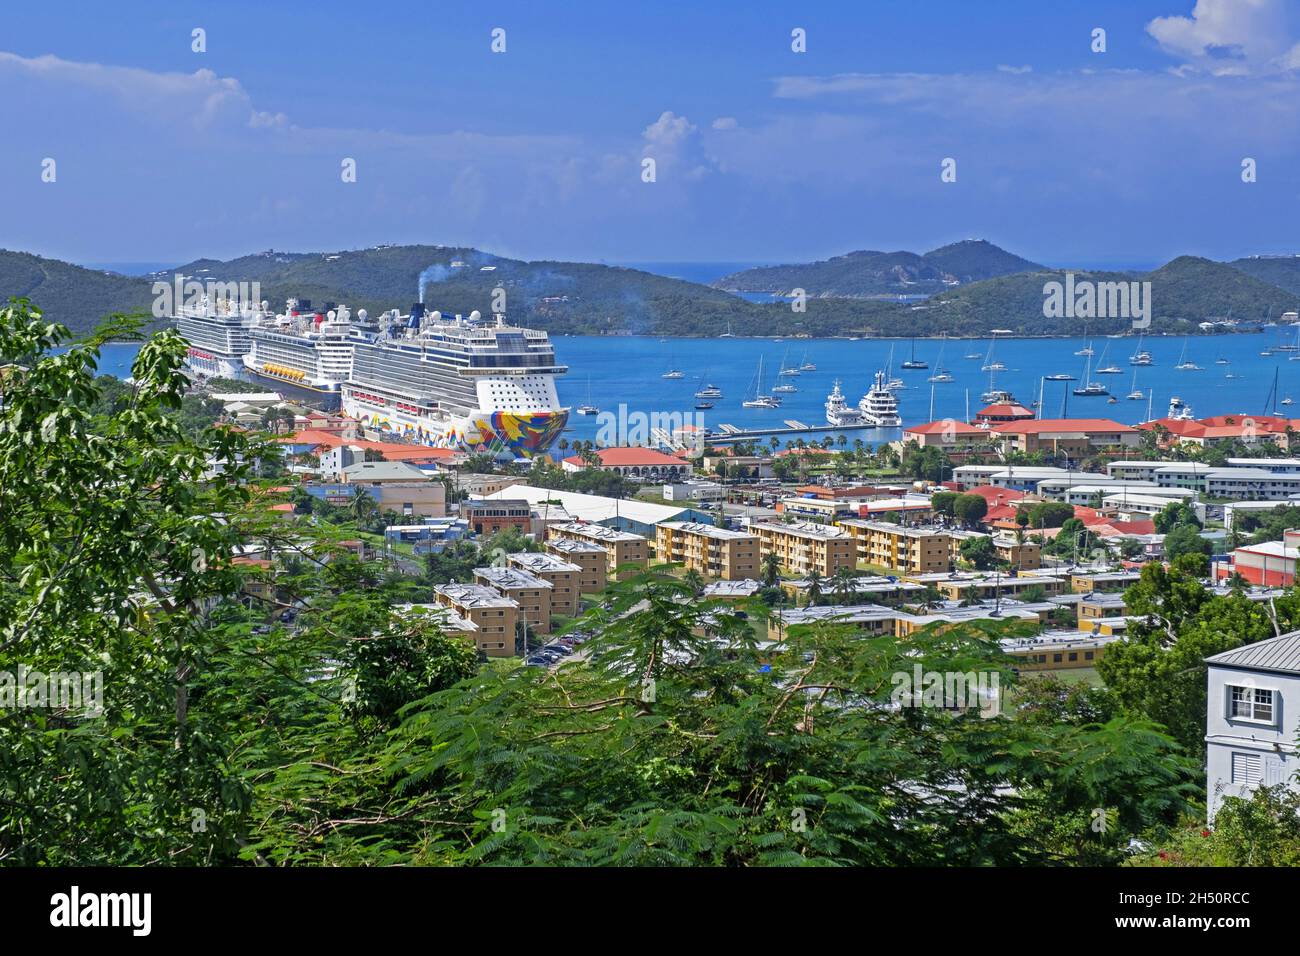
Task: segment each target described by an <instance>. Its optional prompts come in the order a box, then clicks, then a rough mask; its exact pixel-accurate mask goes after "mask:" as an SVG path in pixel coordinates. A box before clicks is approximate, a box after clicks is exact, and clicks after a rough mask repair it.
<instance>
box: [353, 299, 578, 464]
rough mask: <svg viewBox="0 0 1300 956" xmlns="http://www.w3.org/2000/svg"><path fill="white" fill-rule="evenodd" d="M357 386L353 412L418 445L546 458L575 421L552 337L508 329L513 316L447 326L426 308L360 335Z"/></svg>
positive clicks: (358, 329) (392, 315) (383, 319)
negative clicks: (560, 386) (562, 389)
mask: <svg viewBox="0 0 1300 956" xmlns="http://www.w3.org/2000/svg"><path fill="white" fill-rule="evenodd" d="M352 341H353V344H354V352H353V358H352V377H351V378H350V379H349V380H348V382H347V383H346V384H345V385H344V386H343V411H344V413H345V414H347V415H350V416H352V417H354V418H356V419H358V420H360V421H361V422H362V424H364V425H367V426H369V427H370V428H374V429H377V430H379V431H383V432H389V433H392V434H393V435H395V436H398V437H401V438H403V439H406V440H408V441H413V442H417V443H420V444H424V445H433V446H436V447H447V448H463V449H466V450H470V451H474V452H484V453H488V454H495V455H504V454H511V455H527V456H532V455H537V454H541V453H543V452H545V451H546V450H547V449H548V448H550V447H551V445H552V444H554V443H555V441H556V439H558V438H559V437H560V432H562V431H563V430H564V426H565V424H566V422H567V421H568V418H569V410H568V409H567V408H565V407H563V406H561V404H560V400H559V397H558V395H557V393H556V389H555V377H556V376H557V375H563V374H565V373H566V372H567V371H568V369H567V368H566V367H565V366H563V365H558V364H557V363H556V361H555V349H554V347H553V346H552V345H551V342H550V339H549V338H548V337H547V334H546V333H545V332H544V331H540V330H536V329H525V328H519V327H517V326H512V325H508V324H507V323H506V320H505V316H503V315H498V316H496V317H495V320H492V319H488V320H484V319H483V318H482V317H481V316H480V315H479V313H478V312H471V313H470V314H469V317H468V318H461V317H460V316H456V318H455V319H447V318H444V317H443V316H442V314H441V313H439V312H429V313H426V312H425V308H424V305H423V304H421V303H416V304H415V305H413V306H412V307H411V313H410V315H406V316H403V315H400V314H398V312H397V310H395V309H394V310H390V311H389V312H386V313H384V314H383V315H382V316H380V318H379V321H378V324H377V325H372V326H369V327H362V326H359V325H358V326H355V327H354V328H353V337H352Z"/></svg>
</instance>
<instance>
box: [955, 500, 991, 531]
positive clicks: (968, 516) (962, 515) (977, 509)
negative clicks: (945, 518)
mask: <svg viewBox="0 0 1300 956" xmlns="http://www.w3.org/2000/svg"><path fill="white" fill-rule="evenodd" d="M952 513H953V516H954V517H956V519H957V520H958V521H960V522H961V523H962V524H963V525H965V526H966V527H967V528H973V527H975V526H976V525H978V524H979V523H980V521H982V520H983V519H984V516H985V515H986V514H988V513H989V503H988V502H987V501H985V500H984V498H983V497H982V496H980V495H958V496H957V500H956V501H954V502H953V503H952Z"/></svg>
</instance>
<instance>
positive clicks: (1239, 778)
mask: <svg viewBox="0 0 1300 956" xmlns="http://www.w3.org/2000/svg"><path fill="white" fill-rule="evenodd" d="M1263 779H1264V758H1263V757H1261V756H1260V755H1259V754H1243V753H1234V754H1233V755H1232V782H1233V783H1243V784H1247V785H1254V784H1257V783H1260V782H1262V781H1263Z"/></svg>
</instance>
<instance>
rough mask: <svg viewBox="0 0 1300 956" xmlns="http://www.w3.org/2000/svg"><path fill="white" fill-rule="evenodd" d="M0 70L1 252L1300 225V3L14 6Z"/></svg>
mask: <svg viewBox="0 0 1300 956" xmlns="http://www.w3.org/2000/svg"><path fill="white" fill-rule="evenodd" d="M702 8H703V9H702ZM195 27H202V28H203V29H205V30H206V34H207V52H206V53H202V54H198V53H195V52H193V51H192V50H191V30H192V29H194V28H195ZM495 27H501V28H504V29H505V31H506V52H505V53H502V54H494V53H492V52H491V49H490V43H491V36H490V33H491V31H492V29H493V28H495ZM796 27H800V28H803V29H805V30H806V31H807V52H806V53H795V52H793V51H792V50H791V40H790V33H791V30H792V29H794V28H796ZM1095 27H1102V28H1104V29H1105V30H1106V46H1107V49H1106V52H1105V53H1094V52H1092V50H1091V49H1090V44H1091V32H1092V30H1093V29H1094V28H1095ZM0 93H2V95H0V125H2V128H3V129H5V130H6V132H7V133H8V135H7V136H6V140H7V144H6V148H5V149H4V150H3V151H0V203H3V206H2V208H3V209H4V215H3V216H0V246H2V247H5V248H10V249H22V250H26V251H32V252H38V253H41V254H44V255H51V256H56V257H59V258H66V259H71V260H73V261H91V262H108V261H115V262H116V261H134V260H148V261H159V262H165V261H176V262H180V261H185V260H188V259H191V258H195V257H197V256H200V255H212V256H219V257H228V256H234V255H238V254H242V253H245V252H251V251H257V250H261V249H266V248H270V247H273V248H277V249H291V250H301V251H311V250H324V249H338V248H358V247H364V246H368V245H373V244H375V243H379V242H428V243H443V244H470V245H475V246H478V247H480V248H483V249H487V250H489V251H492V252H495V253H498V254H502V255H510V256H519V257H523V258H529V259H543V258H555V259H585V260H604V261H628V260H636V261H647V260H678V261H684V260H706V261H799V260H806V259H811V258H820V257H824V256H827V255H835V254H838V253H841V252H845V251H849V250H852V249H903V248H906V249H915V250H918V251H919V250H924V249H928V248H933V247H934V246H937V245H941V244H943V243H945V242H950V241H954V240H957V239H962V238H967V237H972V236H978V237H984V238H988V239H990V240H992V241H994V242H997V243H999V244H1000V245H1003V246H1005V247H1006V248H1008V249H1011V250H1012V251H1014V252H1017V253H1019V254H1021V255H1024V256H1027V257H1029V258H1032V259H1037V260H1039V261H1044V262H1049V263H1052V264H1062V265H1069V264H1077V265H1083V264H1106V263H1157V262H1161V261H1164V260H1165V259H1168V258H1170V257H1172V256H1174V255H1177V254H1181V253H1193V254H1200V255H1208V256H1212V257H1215V258H1231V257H1235V256H1238V255H1246V254H1252V253H1257V252H1268V253H1274V252H1291V251H1294V250H1296V247H1297V244H1298V243H1297V240H1296V238H1295V233H1296V227H1295V223H1296V221H1297V211H1298V210H1297V203H1300V110H1297V109H1296V106H1295V104H1296V103H1297V102H1300V99H1298V98H1297V94H1300V3H1296V2H1294V0H1199V2H1197V0H1114V2H1103V0H1089V2H1083V0H1059V2H1051V3H1044V2H1042V0H998V2H996V3H974V2H970V0H873V2H871V3H862V2H843V3H834V2H821V3H801V4H781V3H762V2H759V3H746V4H743V5H742V4H700V3H698V2H696V3H684V2H682V3H679V2H672V0H668V2H658V3H655V4H637V5H633V4H610V3H601V4H597V3H584V2H566V3H562V4H561V3H558V2H556V3H552V2H538V0H533V2H526V3H497V4H492V3H459V4H455V3H453V4H442V3H439V4H433V3H427V2H425V3H418V2H410V3H403V2H379V3H371V4H358V3H356V2H347V3H332V2H316V3H312V4H311V5H306V4H288V3H286V4H270V3H266V2H262V3H245V2H230V0H227V2H223V3H220V4H216V3H212V4H187V3H184V2H167V3H163V2H156V3H145V2H140V3H132V4H104V3H93V2H87V3H49V4H44V5H35V4H6V5H4V6H3V7H0ZM47 157H49V158H53V159H54V160H55V161H56V163H57V180H56V182H54V183H45V182H42V181H41V162H42V160H43V159H45V158H47ZM345 157H350V158H353V159H355V160H356V162H357V181H356V182H355V183H344V182H342V181H341V178H340V168H341V167H340V164H341V162H342V160H343V159H344V158H345ZM646 157H652V158H654V159H655V161H656V164H657V179H656V181H655V182H654V183H644V182H642V181H641V175H640V173H641V162H642V160H643V159H644V158H646ZM947 157H951V158H954V159H955V160H956V161H957V181H956V182H955V183H943V182H941V181H940V175H939V173H940V163H941V161H942V160H943V159H944V158H947ZM1245 157H1251V158H1253V159H1255V160H1256V161H1257V164H1258V181H1257V182H1255V183H1251V184H1245V183H1243V182H1242V181H1241V175H1240V171H1241V161H1242V159H1243V158H1245Z"/></svg>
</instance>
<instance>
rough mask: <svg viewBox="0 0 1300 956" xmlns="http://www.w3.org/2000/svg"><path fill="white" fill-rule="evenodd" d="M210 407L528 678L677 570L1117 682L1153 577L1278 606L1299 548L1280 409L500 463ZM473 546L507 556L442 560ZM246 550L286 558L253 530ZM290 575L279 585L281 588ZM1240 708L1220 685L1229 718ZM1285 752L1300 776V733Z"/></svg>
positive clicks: (729, 596) (620, 450) (716, 594)
mask: <svg viewBox="0 0 1300 956" xmlns="http://www.w3.org/2000/svg"><path fill="white" fill-rule="evenodd" d="M212 397H213V398H214V399H215V400H216V401H217V402H220V403H221V413H220V414H221V417H222V418H223V419H224V420H226V421H227V422H229V423H231V424H232V425H235V426H237V427H242V428H248V429H254V430H257V429H263V428H266V429H269V430H271V431H272V432H273V433H274V442H275V443H276V445H278V446H279V448H280V449H281V450H282V452H283V460H284V466H285V472H286V474H287V476H288V477H287V480H286V483H285V484H284V485H283V486H280V487H278V488H277V489H276V491H277V492H278V499H277V500H278V502H279V503H274V504H271V505H270V507H271V508H273V509H275V510H277V511H279V512H282V513H283V518H284V520H286V521H294V522H301V521H319V520H322V519H321V513H322V510H321V509H322V506H323V507H324V508H325V509H338V510H341V511H342V512H344V513H346V514H348V515H351V516H354V517H356V518H358V519H359V523H360V524H361V525H364V526H365V527H367V528H368V531H367V532H365V533H364V535H363V537H362V538H361V539H360V540H357V541H356V542H355V547H356V548H357V549H358V553H360V554H363V555H365V554H369V555H370V556H371V557H378V558H381V559H382V560H384V561H386V562H388V563H389V565H390V566H391V567H393V568H395V569H397V570H399V571H402V572H405V573H408V574H410V575H412V576H416V577H418V579H419V580H421V581H424V582H426V583H427V584H428V593H427V594H426V599H425V601H424V602H422V603H419V604H414V605H411V607H412V608H421V609H423V610H425V611H427V612H429V613H435V614H436V615H437V620H438V621H439V622H440V623H441V625H442V626H443V627H444V628H446V629H447V630H448V631H449V632H450V633H454V634H459V635H463V636H464V637H465V638H466V639H467V640H470V641H472V642H473V644H474V647H475V649H476V650H477V652H478V653H479V654H480V656H481V657H482V658H483V659H507V660H513V661H516V662H521V663H523V664H524V665H525V666H530V667H539V668H555V667H558V666H560V665H562V664H564V663H566V662H567V661H569V660H573V659H575V655H578V656H579V657H580V656H581V654H582V642H583V640H584V635H583V634H582V632H581V631H578V632H576V633H574V632H573V622H574V621H576V620H577V619H578V618H579V617H580V616H581V615H582V613H583V612H584V610H585V609H587V608H590V607H593V606H595V605H597V604H599V603H600V602H602V601H603V600H604V592H605V591H606V588H607V586H608V585H609V584H611V583H613V582H615V581H618V580H626V579H628V578H630V577H633V576H634V575H636V574H637V573H639V572H641V571H644V570H647V569H651V568H661V569H664V570H668V571H670V572H671V573H673V574H675V575H682V576H685V577H686V578H687V579H688V580H690V581H693V582H695V586H696V588H697V593H698V594H699V595H700V596H701V597H702V598H711V599H723V600H726V601H729V602H734V603H735V604H736V606H737V607H738V608H739V607H741V606H743V604H744V602H747V601H751V600H755V599H757V600H761V601H763V602H764V603H765V604H766V605H767V606H768V607H770V608H771V609H772V611H773V616H772V619H771V622H770V624H769V625H768V626H767V628H766V633H764V635H763V637H764V639H766V640H774V641H779V640H781V638H782V635H783V634H784V632H785V631H786V630H787V629H788V628H791V627H796V626H798V625H806V624H809V623H813V622H818V621H823V622H825V621H835V622H837V623H841V624H847V625H850V626H852V627H853V628H855V629H857V630H858V631H859V632H861V633H863V634H869V635H887V636H889V637H893V638H898V639H906V638H908V637H909V636H910V635H913V634H915V633H917V632H918V631H920V630H921V629H923V628H926V627H928V626H930V625H939V626H940V627H942V626H944V625H950V624H957V623H971V622H985V623H986V624H988V625H997V626H1003V625H1007V626H1011V627H1012V630H1013V631H1014V633H1007V634H1006V636H1003V637H1001V638H999V643H1000V646H1001V649H1002V651H1003V652H1004V653H1005V654H1007V655H1009V657H1010V658H1011V659H1012V660H1013V661H1014V662H1015V666H1016V667H1017V668H1019V669H1021V670H1023V671H1024V672H1026V673H1029V674H1038V673H1043V674H1050V673H1056V674H1067V675H1068V674H1070V673H1072V672H1073V673H1077V674H1078V675H1080V676H1079V678H1078V679H1082V680H1085V681H1089V680H1091V681H1096V679H1097V678H1096V676H1095V675H1096V671H1095V668H1096V666H1097V665H1098V664H1099V663H1100V662H1101V661H1102V660H1103V658H1104V657H1105V655H1106V654H1107V651H1108V650H1109V649H1111V648H1113V647H1114V646H1115V645H1116V643H1117V642H1123V641H1124V640H1125V638H1126V634H1127V633H1128V631H1129V629H1130V627H1131V626H1132V625H1133V623H1134V622H1135V621H1141V620H1143V618H1142V616H1141V615H1137V616H1135V613H1134V612H1133V610H1132V609H1131V608H1130V607H1129V606H1128V605H1127V602H1126V591H1127V590H1128V589H1129V588H1131V587H1132V586H1133V585H1135V584H1137V583H1138V582H1139V581H1140V580H1141V579H1142V570H1143V568H1145V567H1149V566H1152V565H1163V566H1166V567H1167V566H1169V565H1170V564H1171V563H1172V562H1174V561H1176V560H1177V559H1179V558H1180V557H1183V558H1184V560H1183V562H1181V565H1180V566H1182V567H1184V568H1186V567H1197V568H1198V571H1197V576H1198V577H1199V580H1200V586H1201V587H1202V588H1203V589H1204V592H1205V593H1206V594H1207V595H1220V596H1222V595H1228V594H1236V595H1239V596H1241V597H1243V598H1244V599H1245V600H1247V601H1249V602H1252V603H1256V604H1258V605H1260V606H1261V607H1269V606H1271V603H1272V602H1273V601H1274V600H1275V599H1276V598H1278V597H1279V596H1281V595H1283V594H1284V593H1285V591H1286V589H1288V588H1290V587H1292V586H1293V585H1294V583H1295V573H1296V561H1297V557H1298V556H1300V457H1292V455H1293V454H1297V455H1300V446H1297V447H1295V448H1293V447H1292V444H1291V442H1292V438H1293V436H1294V435H1295V434H1296V427H1297V425H1300V420H1293V419H1285V418H1280V417H1267V416H1261V417H1258V418H1254V419H1241V418H1237V417H1234V416H1217V417H1214V418H1207V419H1201V420H1196V419H1190V418H1188V417H1183V416H1178V415H1176V414H1175V415H1171V416H1170V417H1166V418H1162V419H1158V420H1156V421H1153V422H1150V423H1147V424H1143V425H1139V426H1136V427H1132V426H1127V425H1123V424H1120V423H1118V422H1115V421H1112V420H1109V419H1105V418H1065V419H1042V418H1038V417H1037V416H1035V415H1034V413H1033V412H1031V411H1030V410H1029V409H1027V408H1025V407H1024V406H1021V405H1018V404H1016V403H1014V401H1010V402H999V403H995V404H991V405H989V406H987V407H985V408H982V409H980V410H979V411H978V412H977V413H976V414H975V415H974V416H973V417H972V420H971V421H970V422H969V423H967V422H954V421H952V420H945V421H937V422H928V423H925V424H921V425H916V426H911V427H907V428H904V429H903V431H902V436H901V438H900V439H898V440H896V441H894V442H892V443H889V444H885V445H881V446H879V447H876V448H870V447H868V446H866V445H864V444H863V443H862V442H861V441H860V440H858V441H855V442H853V443H852V444H850V443H849V442H848V441H847V440H845V439H844V438H839V439H838V440H836V439H832V438H827V439H825V440H824V441H821V442H812V443H805V442H804V441H803V440H798V441H791V442H788V443H787V444H786V446H785V447H778V445H777V443H776V442H775V441H773V442H772V443H771V444H763V443H761V442H746V443H743V444H730V445H714V444H712V443H711V442H710V438H709V436H708V435H707V434H705V433H703V432H702V431H701V430H700V429H698V428H694V427H692V426H685V427H683V428H681V429H679V430H678V431H676V432H674V433H673V434H671V435H664V436H662V437H663V439H664V440H663V441H662V442H661V443H660V447H646V446H623V447H593V446H592V445H591V444H590V443H582V442H579V443H576V444H574V445H573V446H572V447H567V445H568V443H567V442H561V445H560V447H559V449H558V450H557V451H556V453H555V455H556V458H557V459H558V460H555V459H551V458H545V457H542V458H537V459H533V460H528V459H518V460H516V461H514V462H512V463H511V462H506V463H502V462H501V461H493V460H491V459H488V458H486V457H484V456H482V455H470V454H467V453H465V452H461V451H453V450H450V449H445V448H432V447H428V446H421V445H412V444H407V443H401V442H393V441H391V440H389V439H388V437H387V436H386V435H383V434H378V433H373V432H371V431H370V430H368V429H366V428H364V427H362V426H361V424H360V423H359V422H357V421H355V420H352V419H349V418H347V417H345V416H341V415H339V414H333V413H324V412H318V411H312V410H310V409H307V408H304V407H301V406H294V405H293V404H291V403H286V402H284V401H283V400H281V397H280V396H279V395H277V394H275V393H263V394H248V393H245V394H231V395H222V394H218V395H215V396H212ZM467 546H469V551H468V552H466V550H465V549H466V547H467ZM473 546H478V550H477V551H474V550H473ZM461 553H470V554H477V555H479V559H480V560H481V561H482V562H483V563H481V564H479V565H476V566H466V565H465V564H464V563H463V562H462V563H460V564H457V563H456V562H455V561H451V560H442V559H443V557H444V556H446V555H449V554H450V555H456V554H461ZM1184 556H1192V557H1191V558H1186V557H1184ZM248 557H249V558H250V559H255V558H258V557H262V558H265V557H267V556H265V555H261V554H260V553H258V552H257V548H256V542H249V555H248ZM1188 560H1190V561H1192V564H1190V565H1189V564H1187V561H1188ZM266 568H267V570H268V571H269V578H268V579H266V580H264V581H263V582H262V583H261V584H260V585H259V586H261V587H268V586H269V587H271V588H273V587H274V575H275V566H274V563H273V562H269V561H268V562H266ZM1278 640H1282V641H1293V642H1294V641H1295V640H1296V639H1295V638H1293V637H1290V636H1286V637H1279V638H1278ZM1265 643H1269V642H1265ZM1234 653H1237V652H1234ZM1260 653H1261V654H1263V653H1265V652H1264V651H1263V650H1262V649H1261V650H1260ZM1238 656H1242V655H1238ZM1250 656H1251V655H1250V654H1246V655H1244V657H1250ZM1244 657H1243V660H1244ZM1210 663H1211V665H1213V664H1215V661H1214V660H1211V662H1210ZM1248 663H1249V662H1246V663H1245V664H1242V665H1241V666H1248ZM1216 707H1217V703H1216V701H1215V699H1214V698H1213V697H1211V698H1210V709H1211V711H1212V712H1211V713H1210V714H1208V715H1207V720H1209V721H1210V722H1211V723H1213V722H1214V721H1215V720H1216V719H1217V718H1216V714H1215V713H1214V712H1213V711H1214V710H1215V708H1216ZM1234 734H1236V735H1237V736H1240V734H1239V733H1237V731H1235V730H1233V729H1232V728H1227V729H1221V732H1220V733H1219V735H1218V737H1216V740H1217V744H1216V747H1217V750H1216V749H1215V748H1212V749H1211V755H1212V757H1211V759H1210V761H1209V763H1208V764H1207V766H1208V768H1209V777H1208V779H1207V780H1206V783H1205V786H1206V794H1207V803H1208V806H1209V807H1210V812H1211V814H1213V811H1214V808H1215V807H1216V806H1217V805H1218V802H1219V801H1221V799H1222V797H1223V795H1224V794H1225V793H1230V794H1231V793H1238V794H1240V793H1245V792H1248V791H1249V789H1250V785H1251V784H1250V782H1249V781H1246V782H1245V783H1243V780H1242V778H1241V772H1239V771H1240V768H1238V769H1237V770H1234V769H1233V764H1232V762H1231V760H1227V761H1226V762H1225V760H1223V759H1217V758H1214V757H1213V754H1214V753H1216V752H1219V751H1222V752H1224V753H1227V752H1229V751H1230V750H1231V748H1232V747H1233V746H1236V745H1238V744H1240V741H1239V740H1237V739H1236V737H1234ZM1224 748H1228V749H1227V750H1224ZM1264 759H1265V761H1266V762H1267V763H1268V768H1269V770H1268V775H1269V779H1274V778H1276V779H1277V780H1282V779H1285V778H1286V777H1287V776H1288V774H1286V773H1283V771H1282V769H1280V768H1281V767H1282V766H1283V764H1287V765H1289V764H1290V763H1293V762H1294V761H1295V759H1296V758H1295V748H1294V742H1290V741H1283V742H1278V744H1277V748H1276V753H1271V754H1269V755H1267V756H1266V757H1265V758H1264ZM1252 773H1253V771H1252ZM1262 774H1263V771H1262V770H1261V776H1260V777H1259V779H1264V777H1263V775H1262ZM1254 779H1255V778H1254V777H1251V780H1254Z"/></svg>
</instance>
